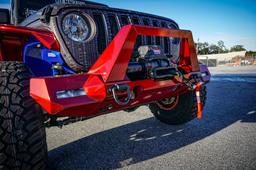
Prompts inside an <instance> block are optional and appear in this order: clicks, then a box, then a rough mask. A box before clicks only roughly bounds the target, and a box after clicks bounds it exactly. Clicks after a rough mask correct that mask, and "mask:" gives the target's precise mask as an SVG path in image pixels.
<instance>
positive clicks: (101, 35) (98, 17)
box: [93, 13, 107, 54]
mask: <svg viewBox="0 0 256 170" xmlns="http://www.w3.org/2000/svg"><path fill="white" fill-rule="evenodd" d="M93 18H94V20H95V23H96V26H97V46H98V52H99V54H101V53H102V52H103V51H104V49H105V48H106V47H107V39H106V38H107V34H106V29H105V24H104V18H103V15H102V14H100V13H94V14H93ZM100 28H101V29H100Z"/></svg>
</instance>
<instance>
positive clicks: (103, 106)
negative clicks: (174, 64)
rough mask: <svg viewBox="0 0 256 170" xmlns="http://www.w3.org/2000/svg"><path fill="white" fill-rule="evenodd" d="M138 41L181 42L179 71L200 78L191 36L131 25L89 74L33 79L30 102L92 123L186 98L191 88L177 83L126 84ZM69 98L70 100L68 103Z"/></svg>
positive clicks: (174, 79) (126, 27) (174, 80)
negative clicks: (169, 39)
mask: <svg viewBox="0 0 256 170" xmlns="http://www.w3.org/2000/svg"><path fill="white" fill-rule="evenodd" d="M139 35H142V36H161V37H174V38H181V48H180V49H181V51H180V62H179V66H180V67H182V68H183V69H184V70H186V71H187V72H191V73H192V72H200V66H199V64H198V59H197V55H196V49H195V45H194V42H193V37H192V33H191V32H190V31H186V30H172V29H163V28H155V27H147V26H138V25H127V26H124V27H123V28H122V29H121V30H120V31H119V32H118V34H117V35H116V36H115V38H114V39H113V40H112V42H111V43H110V44H109V46H108V47H107V48H106V49H105V51H104V52H103V54H102V55H101V56H100V57H99V59H98V60H97V61H96V63H95V64H94V65H93V66H92V67H91V69H90V70H89V72H88V73H86V74H76V75H64V76H58V77H39V78H32V79H31V80H30V95H31V97H32V98H34V99H35V101H36V102H37V103H39V104H40V105H41V106H42V108H43V109H45V110H46V111H47V112H48V113H49V114H51V115H57V116H84V117H93V116H97V115H100V114H103V113H109V112H114V111H118V110H123V109H126V108H132V107H136V106H140V105H143V104H148V103H151V102H154V101H159V100H162V99H164V98H167V97H170V96H175V95H178V94H181V93H185V92H187V90H188V87H187V86H186V85H185V84H184V83H183V82H182V81H181V79H180V78H179V77H174V78H172V79H168V80H153V79H147V80H139V81H130V80H129V79H127V77H126V70H127V68H128V63H129V61H130V58H131V55H132V52H133V48H134V46H135V43H136V38H137V36H139ZM201 70H202V69H201ZM205 81H207V79H206V80H205ZM62 94H66V95H64V96H63V95H62ZM68 94H71V95H70V96H69V97H65V96H68Z"/></svg>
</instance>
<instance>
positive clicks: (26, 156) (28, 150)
mask: <svg viewBox="0 0 256 170" xmlns="http://www.w3.org/2000/svg"><path fill="white" fill-rule="evenodd" d="M31 77H32V74H31V73H30V71H29V70H28V68H26V66H25V65H24V64H22V63H20V62H0V170H4V169H19V170H30V169H36V170H40V169H42V170H43V169H46V161H47V145H46V134H45V128H44V124H43V113H42V110H41V108H40V107H39V105H37V104H36V103H35V102H34V100H33V99H32V98H31V97H30V96H29V80H30V78H31Z"/></svg>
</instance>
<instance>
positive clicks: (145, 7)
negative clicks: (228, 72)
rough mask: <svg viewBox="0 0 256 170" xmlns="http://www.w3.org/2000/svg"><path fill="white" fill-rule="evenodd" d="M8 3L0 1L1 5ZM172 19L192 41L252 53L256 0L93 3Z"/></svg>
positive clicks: (114, 0)
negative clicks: (189, 32) (243, 48)
mask: <svg viewBox="0 0 256 170" xmlns="http://www.w3.org/2000/svg"><path fill="white" fill-rule="evenodd" d="M7 1H8V0H0V6H3V4H4V3H6V2H7ZM94 1H95V2H100V3H105V4H107V5H109V6H111V7H117V8H123V9H131V10H136V11H141V12H147V13H152V14H156V15H160V16H165V17H168V18H171V19H173V20H175V21H176V22H177V23H178V24H179V26H180V28H181V29H186V30H191V31H192V32H193V35H194V39H195V41H198V39H199V41H200V42H205V41H206V42H209V43H217V41H219V40H222V41H224V43H225V45H226V46H227V47H228V48H230V47H231V46H233V45H238V44H239V45H244V46H245V48H246V49H247V50H254V51H256V0H94Z"/></svg>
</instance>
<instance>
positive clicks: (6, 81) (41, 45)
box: [0, 0, 210, 170]
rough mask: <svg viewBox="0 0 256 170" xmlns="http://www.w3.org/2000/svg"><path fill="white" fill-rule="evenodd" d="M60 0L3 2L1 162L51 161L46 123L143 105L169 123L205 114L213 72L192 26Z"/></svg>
mask: <svg viewBox="0 0 256 170" xmlns="http://www.w3.org/2000/svg"><path fill="white" fill-rule="evenodd" d="M56 1H57V0H56ZM56 1H55V0H37V1H29V0H12V1H11V3H10V7H11V9H10V10H7V9H1V10H0V23H1V24H2V25H0V136H1V138H0V169H26V170H27V169H45V168H46V161H47V145H46V135H45V127H52V126H59V127H61V126H63V125H67V124H69V123H73V122H76V121H81V120H85V119H88V118H92V117H95V116H98V115H101V114H106V113H111V112H115V111H120V110H125V111H128V112H130V111H134V110H135V109H137V108H138V107H139V106H141V105H147V106H148V107H149V108H150V110H151V111H152V113H153V114H154V116H155V117H156V118H157V119H158V120H160V121H162V122H164V123H167V124H172V125H173V124H182V123H185V122H187V121H190V120H192V119H194V118H196V117H197V118H199V119H200V118H201V117H202V107H203V106H204V104H205V100H206V87H205V84H206V83H207V82H209V80H210V73H209V71H208V69H207V67H206V66H205V65H202V64H199V62H198V59H197V54H196V49H195V45H194V42H193V38H192V33H191V32H190V31H186V30H180V29H179V27H178V25H177V23H175V22H174V21H173V20H171V19H168V18H164V17H159V16H155V15H151V14H145V13H141V12H135V11H130V10H123V9H116V8H111V7H108V6H106V5H103V4H99V3H93V2H89V1H65V2H61V1H60V0H58V1H57V2H56Z"/></svg>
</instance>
